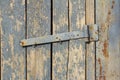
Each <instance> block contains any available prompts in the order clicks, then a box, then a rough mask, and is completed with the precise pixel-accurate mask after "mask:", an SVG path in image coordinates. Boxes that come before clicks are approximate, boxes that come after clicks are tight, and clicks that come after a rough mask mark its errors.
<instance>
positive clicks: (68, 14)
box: [66, 0, 70, 80]
mask: <svg viewBox="0 0 120 80" xmlns="http://www.w3.org/2000/svg"><path fill="white" fill-rule="evenodd" d="M69 11H70V10H69V0H68V32H70V15H69ZM69 50H70V40H69V41H68V58H67V59H68V60H67V71H66V80H68V77H69V75H68V72H69V71H68V70H69V53H70V51H69Z"/></svg>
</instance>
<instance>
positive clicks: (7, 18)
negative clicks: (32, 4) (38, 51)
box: [0, 0, 26, 80]
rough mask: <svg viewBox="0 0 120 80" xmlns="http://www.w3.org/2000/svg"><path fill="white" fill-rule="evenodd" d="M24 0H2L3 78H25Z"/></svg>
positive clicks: (0, 4) (12, 79)
mask: <svg viewBox="0 0 120 80" xmlns="http://www.w3.org/2000/svg"><path fill="white" fill-rule="evenodd" d="M24 11H25V4H24V0H23V1H22V0H0V30H1V31H0V32H1V33H0V34H1V35H0V36H1V40H0V41H1V80H25V74H26V72H25V65H26V64H25V49H23V48H22V47H21V46H20V45H19V41H20V40H21V39H23V38H25V20H24Z"/></svg>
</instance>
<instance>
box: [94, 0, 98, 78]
mask: <svg viewBox="0 0 120 80" xmlns="http://www.w3.org/2000/svg"><path fill="white" fill-rule="evenodd" d="M94 24H96V0H94ZM98 30H99V29H98ZM98 32H99V31H98ZM98 37H99V36H98ZM94 45H95V80H96V59H97V58H96V53H97V52H96V42H94Z"/></svg>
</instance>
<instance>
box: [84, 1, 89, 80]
mask: <svg viewBox="0 0 120 80" xmlns="http://www.w3.org/2000/svg"><path fill="white" fill-rule="evenodd" d="M84 7H85V24H87V21H86V20H87V19H86V0H85V6H84ZM87 30H88V26H87ZM87 32H88V33H89V30H88V31H87ZM88 35H89V34H88ZM85 80H87V42H86V43H85Z"/></svg>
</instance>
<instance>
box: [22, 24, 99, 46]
mask: <svg viewBox="0 0 120 80" xmlns="http://www.w3.org/2000/svg"><path fill="white" fill-rule="evenodd" d="M73 39H87V40H90V41H96V40H98V26H97V25H95V24H94V25H85V26H84V27H83V29H82V30H81V31H73V32H65V33H59V34H54V35H46V36H43V37H37V38H29V39H24V40H21V41H20V45H21V46H30V45H37V44H46V43H53V42H62V41H67V40H73Z"/></svg>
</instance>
